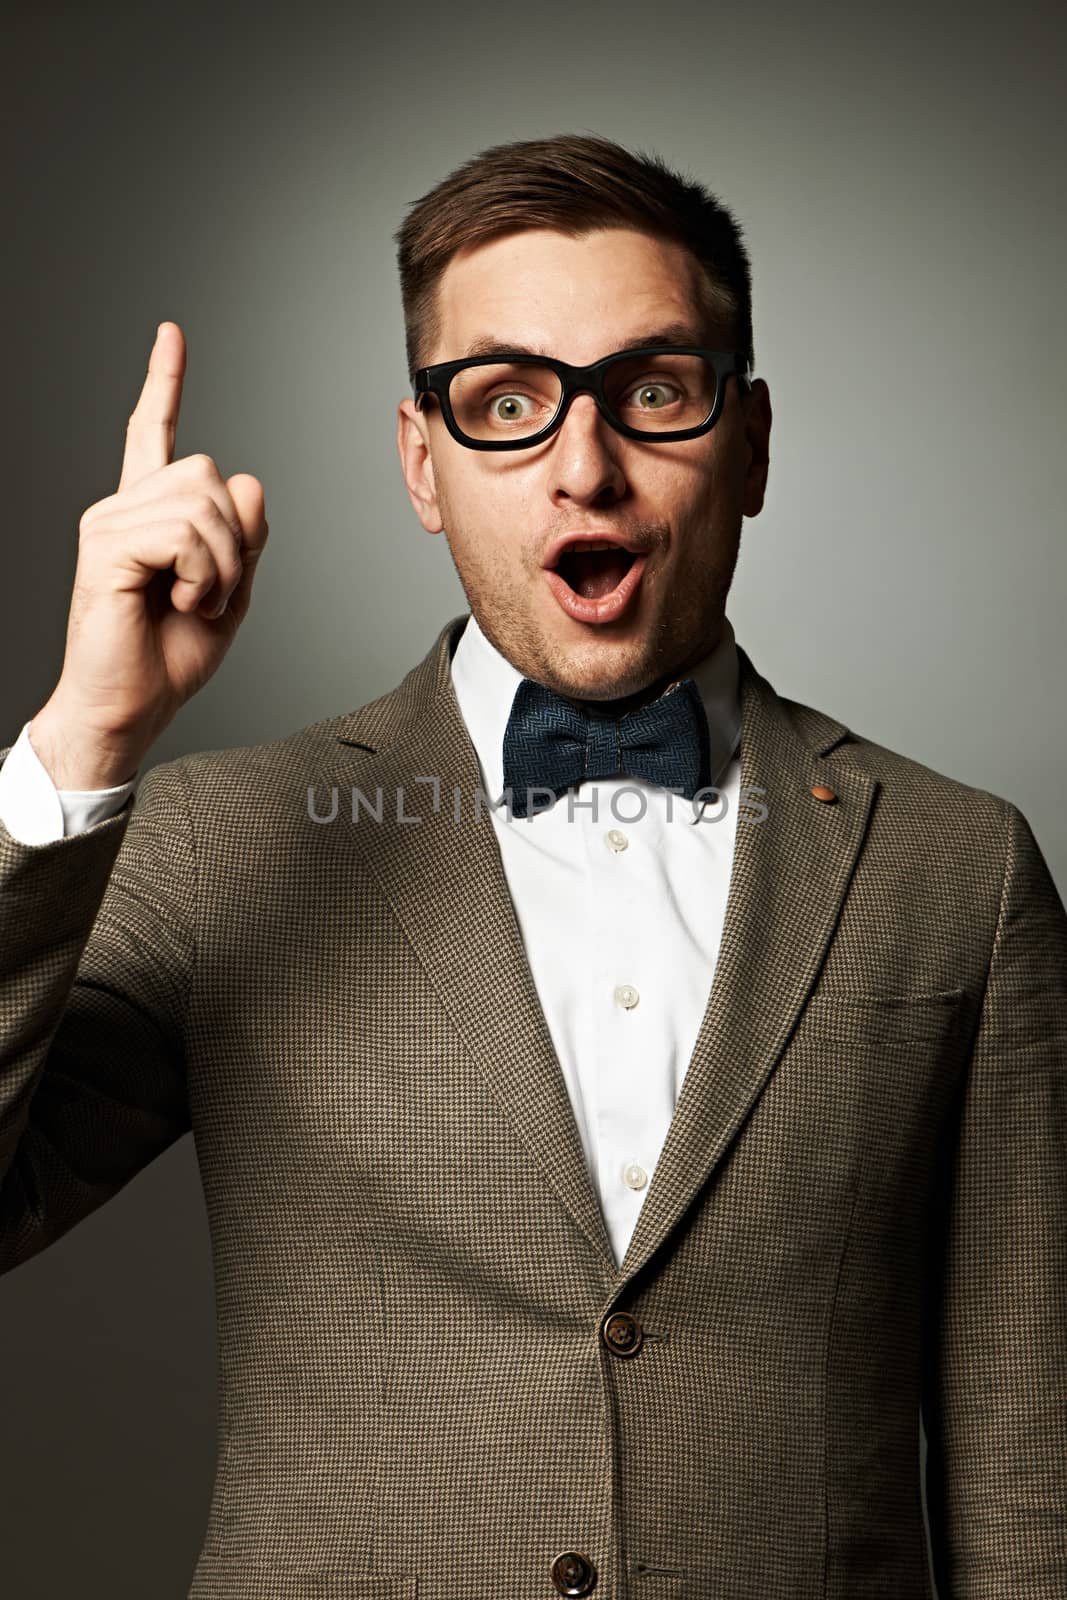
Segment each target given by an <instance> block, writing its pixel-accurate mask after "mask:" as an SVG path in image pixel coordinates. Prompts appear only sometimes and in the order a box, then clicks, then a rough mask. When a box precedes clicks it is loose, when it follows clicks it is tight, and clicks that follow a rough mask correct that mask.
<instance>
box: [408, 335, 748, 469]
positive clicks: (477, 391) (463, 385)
mask: <svg viewBox="0 0 1067 1600" xmlns="http://www.w3.org/2000/svg"><path fill="white" fill-rule="evenodd" d="M731 373H734V374H736V377H737V381H738V383H739V384H740V385H741V386H742V388H743V389H748V388H749V387H750V386H751V374H750V372H749V367H748V361H747V358H746V356H745V354H744V352H743V351H740V350H705V349H703V348H702V347H700V346H699V345H670V346H664V345H642V346H638V347H635V348H633V349H631V350H619V351H617V352H616V353H615V354H614V355H610V356H604V357H603V359H602V360H600V361H594V362H593V363H592V364H591V365H590V366H588V367H572V366H569V365H568V363H567V362H566V361H556V360H555V359H554V358H553V357H551V356H536V355H526V354H523V353H520V352H517V351H516V352H510V351H505V352H504V353H502V354H494V355H488V356H472V357H471V358H470V359H469V360H466V361H441V362H439V363H438V364H437V365H436V366H433V367H421V368H420V369H419V370H418V372H416V374H415V408H416V410H419V409H421V407H422V405H423V402H424V401H425V399H426V397H427V396H428V395H433V396H434V397H435V398H436V399H437V401H438V403H439V405H440V407H441V414H442V416H443V417H444V420H445V426H446V428H447V429H448V431H449V433H450V434H451V435H452V437H453V439H455V440H457V441H458V442H459V443H460V444H463V445H466V446H467V447H468V448H469V449H471V450H526V449H529V448H530V446H531V445H535V444H540V443H541V441H542V439H547V438H548V437H549V435H550V434H553V433H555V432H556V430H557V428H559V427H560V426H561V425H562V423H563V419H564V417H565V416H566V414H567V408H568V406H569V405H570V403H571V401H572V400H573V398H574V396H575V395H576V394H591V395H592V396H593V398H594V400H595V401H596V404H597V409H598V410H599V412H600V414H601V416H602V417H604V418H606V420H607V421H608V422H609V423H610V424H611V426H612V427H613V428H616V429H618V431H619V433H621V434H624V435H625V436H626V438H627V439H656V440H658V441H659V442H660V443H663V444H666V443H668V442H669V441H670V440H672V439H695V438H697V437H698V436H699V435H700V434H702V433H707V432H708V431H709V430H710V429H711V428H713V427H714V426H715V424H716V422H717V421H718V420H719V416H720V414H721V412H722V408H723V403H724V401H725V398H726V380H727V378H728V377H729V376H730V374H731Z"/></svg>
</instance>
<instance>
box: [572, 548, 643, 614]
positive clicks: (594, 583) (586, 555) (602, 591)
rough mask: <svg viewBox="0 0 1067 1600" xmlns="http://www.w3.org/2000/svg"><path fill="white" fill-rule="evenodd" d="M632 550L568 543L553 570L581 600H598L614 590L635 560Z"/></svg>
mask: <svg viewBox="0 0 1067 1600" xmlns="http://www.w3.org/2000/svg"><path fill="white" fill-rule="evenodd" d="M636 559H637V558H636V555H635V553H634V551H632V550H624V549H623V548H622V546H621V545H617V544H609V543H608V542H607V541H605V542H604V543H603V544H596V545H589V544H585V545H569V546H568V547H567V548H566V549H565V550H564V551H563V553H562V555H561V556H560V558H559V560H558V561H557V563H556V566H555V568H554V570H555V571H556V572H558V573H559V575H560V577H561V578H562V579H563V581H564V583H565V584H567V586H568V587H569V588H571V589H573V590H574V593H575V594H577V595H581V597H582V599H583V600H602V599H603V598H604V596H605V595H609V594H612V593H614V591H615V590H616V589H617V588H618V587H619V585H620V583H621V582H622V580H623V579H624V578H625V576H626V574H627V573H628V572H629V570H630V568H631V567H632V566H633V564H634V561H635V560H636Z"/></svg>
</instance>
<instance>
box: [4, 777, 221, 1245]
mask: <svg viewBox="0 0 1067 1600" xmlns="http://www.w3.org/2000/svg"><path fill="white" fill-rule="evenodd" d="M0 754H4V755H6V754H7V752H6V751H5V752H0ZM195 909H196V856H195V851H194V847H193V838H192V832H191V824H190V818H189V806H188V800H187V793H186V789H185V781H184V778H183V774H182V769H181V763H180V762H170V763H164V764H162V765H160V766H157V767H153V768H152V769H151V770H150V771H149V772H148V773H146V774H145V776H144V777H143V778H142V779H141V781H140V784H139V788H138V791H137V793H136V795H134V796H132V797H130V799H128V800H127V802H126V804H125V805H124V806H123V809H122V810H121V811H120V812H118V814H117V815H115V816H113V817H110V818H107V819H106V820H104V821H101V822H98V823H97V824H95V825H94V826H92V827H90V828H89V829H87V830H86V831H84V832H80V833H77V834H74V835H71V836H69V837H65V838H62V839H55V840H52V841H49V842H47V843H42V844H37V845H30V844H25V843H22V842H20V841H19V840H17V839H15V838H14V837H13V836H12V835H11V834H10V833H9V832H8V830H7V828H6V827H5V826H4V825H3V823H2V821H0V1272H6V1271H9V1270H10V1269H11V1268H12V1267H14V1266H17V1265H18V1264H19V1263H20V1262H22V1261H25V1260H26V1259H27V1258H29V1257H30V1256H33V1255H36V1254H37V1253H38V1252H39V1251H40V1250H43V1249H44V1248H45V1247H46V1246H47V1245H49V1244H51V1243H52V1241H53V1240H55V1239H57V1238H59V1237H60V1235H61V1234H64V1233H66V1232H67V1230H68V1229H70V1228H72V1227H73V1226H74V1224H75V1223H76V1222H78V1221H80V1220H81V1218H82V1217H84V1216H86V1215H87V1214H88V1213H89V1212H90V1211H93V1210H95V1208H96V1207H97V1206H99V1205H102V1204H103V1202H104V1201H105V1200H107V1199H109V1198H110V1197H111V1196H112V1195H113V1194H115V1193H117V1191H118V1190H119V1189H121V1188H122V1187H123V1185H124V1184H126V1183H128V1182H129V1180H130V1179H131V1178H132V1177H134V1175H135V1174H136V1173H137V1172H139V1171H140V1170H141V1168H142V1167H144V1166H146V1165H147V1163H148V1162H149V1161H151V1160H153V1158H154V1157H155V1156H157V1155H159V1154H160V1153H161V1152H162V1151H163V1150H165V1149H166V1148H167V1147H168V1146H169V1145H171V1144H173V1143H174V1141H175V1140H176V1139H178V1138H180V1137H181V1135H182V1134H183V1133H185V1132H187V1131H188V1129H189V1127H190V1116H189V1105H188V1095H187V1090H186V1077H185V1066H184V1027H185V1007H186V1000H187V996H188V993H189V985H190V981H191V976H192V969H193V961H194V956H195V944H196V940H195Z"/></svg>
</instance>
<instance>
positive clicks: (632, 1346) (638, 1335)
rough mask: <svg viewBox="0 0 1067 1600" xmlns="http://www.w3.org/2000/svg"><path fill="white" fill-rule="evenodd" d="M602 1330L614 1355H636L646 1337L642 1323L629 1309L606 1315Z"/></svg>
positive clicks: (605, 1341) (605, 1340)
mask: <svg viewBox="0 0 1067 1600" xmlns="http://www.w3.org/2000/svg"><path fill="white" fill-rule="evenodd" d="M600 1332H601V1335H602V1336H603V1340H604V1343H605V1344H606V1345H607V1347H608V1349H609V1350H610V1351H611V1353H612V1355H613V1356H635V1355H636V1354H637V1352H638V1351H639V1350H640V1348H641V1344H642V1341H643V1340H644V1337H645V1335H644V1332H643V1331H642V1328H641V1324H640V1323H639V1322H638V1320H637V1318H636V1317H633V1316H631V1315H630V1313H629V1312H628V1311H613V1312H612V1313H611V1315H610V1316H609V1317H605V1319H604V1323H603V1326H602V1327H601V1330H600Z"/></svg>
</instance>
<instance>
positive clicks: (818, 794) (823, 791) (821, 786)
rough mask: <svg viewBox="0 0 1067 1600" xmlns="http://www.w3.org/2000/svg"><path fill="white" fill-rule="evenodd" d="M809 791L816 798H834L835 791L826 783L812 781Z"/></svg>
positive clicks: (835, 795) (835, 796)
mask: <svg viewBox="0 0 1067 1600" xmlns="http://www.w3.org/2000/svg"><path fill="white" fill-rule="evenodd" d="M811 792H812V794H813V795H814V796H815V798H816V800H836V799H837V792H836V790H834V789H831V787H830V785H829V784H828V783H813V784H812V786H811Z"/></svg>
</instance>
